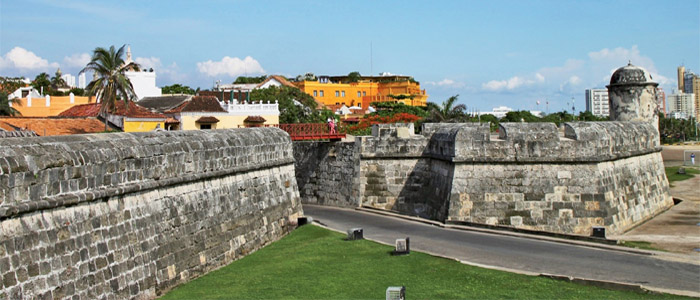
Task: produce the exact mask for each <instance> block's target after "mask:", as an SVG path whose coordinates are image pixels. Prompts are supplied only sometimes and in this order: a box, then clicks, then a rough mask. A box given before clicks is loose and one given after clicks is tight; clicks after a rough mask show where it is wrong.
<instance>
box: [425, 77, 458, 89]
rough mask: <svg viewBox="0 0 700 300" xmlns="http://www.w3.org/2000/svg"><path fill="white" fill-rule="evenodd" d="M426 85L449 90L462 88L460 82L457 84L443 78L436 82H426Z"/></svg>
mask: <svg viewBox="0 0 700 300" xmlns="http://www.w3.org/2000/svg"><path fill="white" fill-rule="evenodd" d="M426 84H429V85H432V86H438V87H449V88H461V87H464V83H462V82H457V81H454V80H452V79H448V78H445V79H443V80H440V81H438V82H434V81H428V82H426Z"/></svg>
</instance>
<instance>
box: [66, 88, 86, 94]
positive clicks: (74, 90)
mask: <svg viewBox="0 0 700 300" xmlns="http://www.w3.org/2000/svg"><path fill="white" fill-rule="evenodd" d="M70 93H73V95H75V96H85V90H84V89H81V88H77V87H74V88H72V89H70V91H68V94H70Z"/></svg>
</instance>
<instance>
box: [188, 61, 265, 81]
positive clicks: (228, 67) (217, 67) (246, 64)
mask: <svg viewBox="0 0 700 300" xmlns="http://www.w3.org/2000/svg"><path fill="white" fill-rule="evenodd" d="M197 70H199V72H200V73H204V74H206V75H207V76H210V77H215V76H219V75H228V76H231V77H236V76H240V75H244V74H264V73H265V70H264V69H263V68H262V66H260V63H258V61H257V60H255V59H254V58H252V57H250V56H246V57H245V58H244V59H240V58H238V57H229V56H224V58H222V59H221V60H220V61H212V60H208V61H205V62H198V63H197Z"/></svg>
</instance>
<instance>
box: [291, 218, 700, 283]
mask: <svg viewBox="0 0 700 300" xmlns="http://www.w3.org/2000/svg"><path fill="white" fill-rule="evenodd" d="M304 213H305V215H307V216H311V217H313V219H314V220H317V221H320V222H321V223H322V224H324V225H326V226H328V227H330V228H333V229H336V230H341V231H346V230H347V229H349V228H354V227H361V228H363V230H364V236H365V237H366V238H370V239H373V240H378V241H382V242H385V243H390V244H393V243H394V241H395V240H396V239H397V238H403V237H410V239H411V250H418V251H426V252H430V253H434V254H438V255H442V256H446V257H452V258H455V259H459V260H462V261H467V262H471V263H476V264H483V265H489V266H495V267H500V268H507V269H514V270H519V271H524V272H534V273H549V274H556V275H566V276H573V277H580V278H587V279H595V280H608V281H617V282H625V283H632V284H641V285H644V286H646V287H656V288H661V289H675V290H683V291H692V292H695V293H697V292H700V264H690V263H682V262H675V261H668V260H662V259H658V258H655V257H653V256H649V255H640V254H632V253H625V252H620V251H613V250H605V249H597V248H591V247H584V246H577V245H571V244H564V243H557V242H550V241H542V240H534V239H529V238H523V237H513V236H504V235H498V234H488V233H481V232H471V231H463V230H456V229H445V228H440V227H437V226H433V225H428V224H423V223H418V222H412V221H407V220H403V219H399V218H394V217H388V216H381V215H377V214H372V213H366V212H360V211H355V210H350V209H338V208H331V207H322V206H315V205H304ZM699 263H700V262H699Z"/></svg>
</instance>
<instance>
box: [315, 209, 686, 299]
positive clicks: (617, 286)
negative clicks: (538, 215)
mask: <svg viewBox="0 0 700 300" xmlns="http://www.w3.org/2000/svg"><path fill="white" fill-rule="evenodd" d="M432 222H434V221H430V222H427V223H429V224H430V223H432ZM312 224H313V225H314V226H319V227H322V228H325V229H328V230H330V231H334V232H338V233H341V234H346V232H343V231H341V230H336V229H333V228H331V227H328V226H327V225H325V224H323V223H321V222H319V221H318V220H313V223H312ZM365 239H366V240H368V241H372V242H375V243H377V244H381V245H386V246H389V247H393V246H394V245H393V244H391V243H385V242H382V241H380V240H375V239H371V238H365ZM417 252H422V253H425V254H428V255H430V256H434V257H439V258H444V259H449V260H454V261H457V262H459V263H461V264H465V265H469V266H473V267H479V268H484V269H489V270H496V271H503V272H509V273H515V274H521V275H527V276H533V277H545V278H549V279H553V280H561V281H568V282H572V283H576V284H582V285H590V286H595V287H599V288H603V289H608V290H618V291H632V292H636V293H666V294H673V295H679V296H687V297H695V298H700V293H698V292H692V291H684V290H673V289H662V288H655V287H647V286H643V285H637V284H631V283H625V282H616V281H606V280H596V279H586V278H580V277H572V276H566V275H556V274H548V273H537V272H528V271H524V270H518V269H511V268H504V267H499V266H492V265H485V264H480V263H474V262H470V261H466V260H460V259H456V258H454V257H449V256H445V255H442V254H437V253H434V252H432V251H425V250H417Z"/></svg>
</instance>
